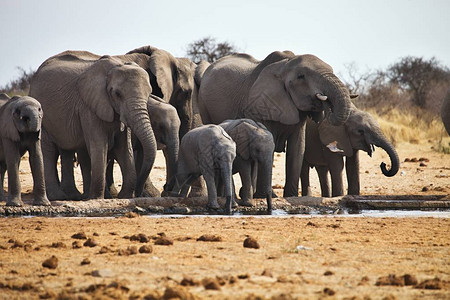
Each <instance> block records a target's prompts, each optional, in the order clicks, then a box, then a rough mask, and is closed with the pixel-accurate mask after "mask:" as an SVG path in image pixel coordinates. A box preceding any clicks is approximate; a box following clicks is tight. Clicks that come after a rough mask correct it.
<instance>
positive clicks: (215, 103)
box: [197, 51, 350, 197]
mask: <svg viewBox="0 0 450 300" xmlns="http://www.w3.org/2000/svg"><path fill="white" fill-rule="evenodd" d="M197 101H198V108H199V111H200V114H201V117H202V120H203V123H205V124H208V123H213V124H219V123H221V122H223V121H224V120H226V119H239V118H249V119H252V120H255V121H259V122H261V123H263V124H264V125H265V126H266V127H267V128H268V129H269V131H270V132H271V133H272V135H273V139H274V141H275V151H276V152H283V151H286V183H285V186H284V196H285V197H288V196H297V195H298V184H299V179H300V171H301V165H302V162H303V154H304V149H305V144H304V143H305V122H306V116H307V113H306V112H311V111H312V112H319V111H322V110H323V109H324V108H325V109H327V110H330V111H331V113H330V115H329V117H330V120H331V122H332V123H333V124H334V125H340V124H342V123H344V122H345V121H346V120H347V117H348V114H349V108H350V97H349V93H348V90H347V88H346V87H345V85H344V84H343V83H342V82H341V81H340V80H339V79H338V78H337V77H336V76H335V75H334V74H333V69H332V68H331V67H330V66H329V65H328V64H326V63H325V62H323V61H322V60H320V59H319V58H317V57H315V56H313V55H295V54H293V53H292V52H290V51H284V52H273V53H271V54H270V55H269V56H267V57H266V58H265V59H264V60H262V61H258V60H256V59H254V58H253V57H251V56H250V55H247V54H234V55H229V56H226V57H223V58H221V59H219V60H217V61H216V62H214V63H213V64H211V65H210V66H209V67H208V68H207V69H206V71H205V72H204V74H203V77H201V80H200V88H199V91H198V97H197ZM258 190H259V187H258Z"/></svg>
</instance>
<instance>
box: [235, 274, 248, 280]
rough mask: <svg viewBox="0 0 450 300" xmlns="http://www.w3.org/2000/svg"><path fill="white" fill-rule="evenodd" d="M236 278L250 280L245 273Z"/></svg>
mask: <svg viewBox="0 0 450 300" xmlns="http://www.w3.org/2000/svg"><path fill="white" fill-rule="evenodd" d="M237 277H238V278H239V279H248V278H250V275H248V273H245V274H240V275H238V276H237Z"/></svg>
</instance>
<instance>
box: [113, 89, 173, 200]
mask: <svg viewBox="0 0 450 300" xmlns="http://www.w3.org/2000/svg"><path fill="white" fill-rule="evenodd" d="M147 110H148V114H149V116H150V123H151V125H152V129H153V132H154V134H155V138H156V142H157V145H158V150H163V151H164V156H165V158H166V172H167V176H166V184H167V183H168V182H169V180H170V178H172V177H173V176H175V174H176V172H177V163H178V152H179V145H180V143H179V130H180V118H179V117H178V114H177V111H176V109H175V107H173V106H172V105H170V104H167V103H166V102H164V100H162V99H161V98H159V97H157V96H154V95H150V97H149V98H148V101H147ZM132 142H133V150H134V153H135V160H136V171H137V172H139V168H140V165H141V164H142V158H143V152H142V145H141V143H140V142H139V140H138V139H137V138H136V136H134V135H133V136H132ZM112 172H113V160H110V162H109V163H108V168H107V174H106V178H107V180H106V181H107V187H108V188H109V192H110V193H111V195H113V196H114V192H111V189H112V190H115V188H114V180H113V177H112ZM145 184H146V187H145V189H144V195H146V196H155V195H157V196H160V192H159V191H158V190H157V189H156V187H155V186H154V185H153V183H152V181H151V179H150V176H149V177H148V178H147V182H146V183H145ZM147 191H152V192H151V193H148V194H146V192H147Z"/></svg>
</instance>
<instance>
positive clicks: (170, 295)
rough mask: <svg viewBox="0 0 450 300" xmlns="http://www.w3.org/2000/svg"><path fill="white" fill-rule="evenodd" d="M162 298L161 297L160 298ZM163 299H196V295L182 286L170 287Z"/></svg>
mask: <svg viewBox="0 0 450 300" xmlns="http://www.w3.org/2000/svg"><path fill="white" fill-rule="evenodd" d="M158 299H160V298H158ZM162 299H195V298H194V296H193V295H192V294H191V293H190V292H189V291H188V290H187V289H186V288H185V287H182V286H175V287H168V288H166V290H165V291H164V295H163V296H162Z"/></svg>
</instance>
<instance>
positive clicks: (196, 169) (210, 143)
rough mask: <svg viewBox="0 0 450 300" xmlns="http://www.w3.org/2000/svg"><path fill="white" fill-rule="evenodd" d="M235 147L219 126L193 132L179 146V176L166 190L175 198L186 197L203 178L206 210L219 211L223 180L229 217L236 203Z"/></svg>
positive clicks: (205, 126)
mask: <svg viewBox="0 0 450 300" xmlns="http://www.w3.org/2000/svg"><path fill="white" fill-rule="evenodd" d="M235 157H236V144H235V142H234V141H233V140H232V139H231V137H230V136H229V135H228V134H227V133H226V132H225V131H224V130H223V128H222V127H220V126H218V125H213V124H210V125H203V126H200V127H197V128H194V129H192V130H190V131H189V132H188V133H186V134H185V135H184V137H183V138H182V139H181V143H180V155H179V159H178V169H177V174H176V176H175V177H174V178H173V179H172V180H171V182H170V183H169V185H168V186H167V189H168V190H169V191H172V193H171V194H172V195H174V196H181V197H186V196H187V193H188V190H189V186H190V184H191V183H192V182H193V181H194V180H195V179H197V178H198V177H200V175H203V178H204V179H205V182H206V186H207V190H208V204H207V208H210V209H213V210H216V209H219V204H218V202H217V188H216V184H218V183H219V179H220V178H221V179H222V181H223V184H224V187H225V196H226V204H225V211H226V213H228V214H229V213H231V206H232V203H233V202H234V201H233V194H234V193H233V191H232V189H233V185H232V165H233V161H234V158H235Z"/></svg>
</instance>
